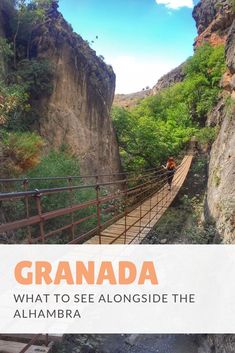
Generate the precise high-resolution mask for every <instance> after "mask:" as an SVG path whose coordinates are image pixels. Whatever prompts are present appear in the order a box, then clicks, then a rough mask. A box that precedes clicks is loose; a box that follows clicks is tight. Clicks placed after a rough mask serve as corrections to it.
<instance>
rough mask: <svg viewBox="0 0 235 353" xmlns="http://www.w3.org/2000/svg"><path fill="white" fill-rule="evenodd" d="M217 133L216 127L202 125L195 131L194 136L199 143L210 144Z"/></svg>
mask: <svg viewBox="0 0 235 353" xmlns="http://www.w3.org/2000/svg"><path fill="white" fill-rule="evenodd" d="M217 134H218V128H217V127H204V128H202V129H200V130H199V131H198V132H197V133H196V138H197V140H198V141H199V142H200V143H201V144H209V145H211V144H212V143H213V142H214V141H215V139H216V136H217Z"/></svg>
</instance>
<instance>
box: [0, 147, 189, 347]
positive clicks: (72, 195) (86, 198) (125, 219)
mask: <svg viewBox="0 0 235 353" xmlns="http://www.w3.org/2000/svg"><path fill="white" fill-rule="evenodd" d="M192 159H193V155H192V154H188V155H186V156H185V157H184V158H183V160H182V161H181V163H180V165H179V166H178V167H177V170H176V173H175V175H174V179H173V182H172V188H171V190H169V186H168V182H167V181H168V172H167V171H166V170H165V169H164V168H159V169H157V170H156V169H151V170H147V171H144V172H142V173H141V174H138V173H137V174H136V173H117V174H106V175H105V174H103V175H87V176H79V177H76V176H75V177H70V176H69V177H47V178H31V179H30V178H29V179H0V187H1V192H0V243H4V244H55V243H56V244H57V243H59V244H82V243H85V244H140V243H141V242H142V241H143V239H144V238H145V237H146V236H147V235H148V233H149V232H150V231H151V230H152V229H153V227H154V226H155V225H156V224H157V222H158V221H159V219H160V218H161V217H162V215H163V214H164V213H165V211H166V210H167V209H168V208H169V207H170V205H171V203H172V202H173V200H174V199H175V197H176V196H177V194H178V192H179V191H180V189H181V187H182V185H183V183H184V181H185V179H186V177H187V174H188V172H189V169H190V166H191V163H192ZM45 185H46V186H47V187H46V188H45V187H44V186H45ZM48 186H50V187H48ZM62 336H63V335H57V336H56V335H40V334H38V335H7V334H5V335H4V334H1V335H0V351H1V352H5V353H36V352H39V351H40V352H42V353H48V352H50V350H51V347H52V346H53V342H55V341H58V340H61V339H62Z"/></svg>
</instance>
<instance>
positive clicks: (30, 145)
mask: <svg viewBox="0 0 235 353" xmlns="http://www.w3.org/2000/svg"><path fill="white" fill-rule="evenodd" d="M42 146H43V140H42V138H41V137H40V136H39V135H37V134H35V133H30V132H25V133H21V132H14V133H5V136H4V137H3V141H2V149H3V155H4V164H3V168H2V171H3V174H4V172H5V173H6V174H8V175H9V176H11V177H13V176H19V175H21V174H22V173H24V172H25V171H27V170H29V169H31V168H33V167H35V166H36V165H37V164H38V163H39V161H40V154H41V149H42Z"/></svg>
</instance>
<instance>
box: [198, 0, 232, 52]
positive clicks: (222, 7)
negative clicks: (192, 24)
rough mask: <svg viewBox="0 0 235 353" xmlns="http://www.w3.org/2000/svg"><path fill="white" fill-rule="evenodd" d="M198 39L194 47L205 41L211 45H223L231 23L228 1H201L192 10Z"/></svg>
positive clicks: (229, 3) (230, 9)
mask: <svg viewBox="0 0 235 353" xmlns="http://www.w3.org/2000/svg"><path fill="white" fill-rule="evenodd" d="M193 17H194V19H195V21H196V26H197V30H198V37H197V38H196V40H195V46H196V47H197V46H199V45H201V44H203V43H204V42H205V41H206V42H209V43H211V44H212V45H218V44H224V43H225V42H226V39H227V35H228V31H229V29H230V26H231V24H232V21H233V17H234V15H233V11H232V8H231V2H230V0H202V1H200V2H199V3H198V4H197V5H196V6H195V8H194V10H193Z"/></svg>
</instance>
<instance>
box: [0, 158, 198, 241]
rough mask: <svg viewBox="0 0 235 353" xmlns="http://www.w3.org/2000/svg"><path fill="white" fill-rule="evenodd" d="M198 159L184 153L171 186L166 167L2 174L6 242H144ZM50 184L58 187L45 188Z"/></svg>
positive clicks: (0, 195)
mask: <svg viewBox="0 0 235 353" xmlns="http://www.w3.org/2000/svg"><path fill="white" fill-rule="evenodd" d="M192 158H193V156H192V155H186V156H185V157H184V158H183V160H182V162H181V164H180V165H179V166H178V168H177V171H176V173H175V175H174V179H173V183H172V188H171V190H168V183H167V179H168V172H167V171H166V170H164V169H163V168H160V169H157V170H155V169H151V170H148V171H144V172H143V173H141V174H140V175H136V174H135V173H129V174H124V173H120V174H112V175H108V174H107V175H105V174H103V175H88V176H84V177H57V178H32V179H0V185H1V187H2V192H1V193H0V203H1V209H2V211H1V213H3V210H5V212H4V213H5V215H4V214H2V215H1V218H2V220H1V225H0V236H1V242H5V243H23V244H26V243H28V244H47V243H49V244H50V243H60V244H63V243H64V244H66V243H69V244H82V243H86V244H136V243H141V242H142V240H143V239H144V238H145V237H146V236H147V234H148V233H149V232H150V231H151V229H152V228H153V227H154V226H155V224H156V223H157V222H158V220H159V219H160V218H161V216H162V215H163V214H164V212H165V211H166V210H167V208H168V207H169V206H170V205H171V203H172V201H173V200H174V199H175V197H176V195H177V194H178V192H179V190H180V188H181V186H182V185H183V182H184V180H185V178H186V177H187V174H188V171H189V169H190V165H191V163H192ZM61 183H63V184H64V183H66V186H64V185H63V186H59V187H58V184H60V185H61ZM48 184H49V185H53V186H55V185H56V187H53V186H52V187H50V188H40V185H48ZM32 188H33V189H32ZM12 189H17V191H13V192H12V191H10V192H9V190H12ZM30 189H31V190H30ZM8 210H9V211H8Z"/></svg>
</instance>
